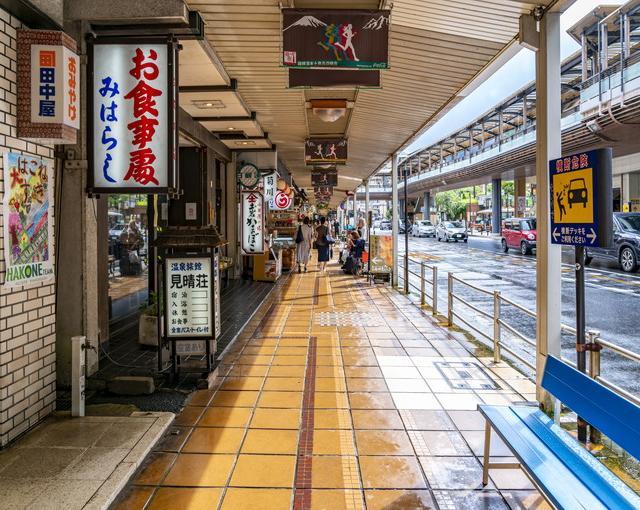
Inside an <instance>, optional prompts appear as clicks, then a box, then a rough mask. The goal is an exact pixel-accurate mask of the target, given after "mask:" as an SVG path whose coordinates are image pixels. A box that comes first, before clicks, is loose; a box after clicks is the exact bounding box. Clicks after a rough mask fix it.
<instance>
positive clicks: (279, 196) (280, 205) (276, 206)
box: [269, 191, 293, 211]
mask: <svg viewBox="0 0 640 510" xmlns="http://www.w3.org/2000/svg"><path fill="white" fill-rule="evenodd" d="M292 205H293V197H291V196H289V195H288V194H287V193H285V192H284V191H278V192H277V193H276V196H275V197H274V198H273V200H271V201H270V202H269V209H272V210H275V211H284V210H286V209H289V208H290V207H291V206H292Z"/></svg>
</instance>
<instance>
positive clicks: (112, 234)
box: [109, 223, 126, 239]
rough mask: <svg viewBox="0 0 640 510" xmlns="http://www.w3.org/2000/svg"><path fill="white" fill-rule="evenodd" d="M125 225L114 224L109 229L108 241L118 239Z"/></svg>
mask: <svg viewBox="0 0 640 510" xmlns="http://www.w3.org/2000/svg"><path fill="white" fill-rule="evenodd" d="M125 227H126V225H125V224H124V223H116V224H115V225H113V226H112V227H111V228H110V229H109V238H110V239H120V234H122V232H123V231H124V228H125Z"/></svg>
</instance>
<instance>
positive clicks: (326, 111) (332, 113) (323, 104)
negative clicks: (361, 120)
mask: <svg viewBox="0 0 640 510" xmlns="http://www.w3.org/2000/svg"><path fill="white" fill-rule="evenodd" d="M307 105H308V107H309V108H311V109H312V111H313V114H314V115H315V116H316V117H318V118H319V119H320V120H322V121H324V122H336V121H337V120H338V119H341V118H342V117H344V116H345V115H346V113H347V108H349V104H348V102H347V100H346V99H312V100H310V101H309V102H308V103H307ZM351 106H353V105H351Z"/></svg>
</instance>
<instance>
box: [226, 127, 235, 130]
mask: <svg viewBox="0 0 640 510" xmlns="http://www.w3.org/2000/svg"><path fill="white" fill-rule="evenodd" d="M227 129H228V130H229V131H233V130H234V129H235V128H234V127H228V128H227Z"/></svg>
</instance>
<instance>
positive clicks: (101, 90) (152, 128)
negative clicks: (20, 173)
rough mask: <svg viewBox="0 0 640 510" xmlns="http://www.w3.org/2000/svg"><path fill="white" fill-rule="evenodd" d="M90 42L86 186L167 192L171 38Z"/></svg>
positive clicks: (171, 154) (171, 168) (171, 156)
mask: <svg viewBox="0 0 640 510" xmlns="http://www.w3.org/2000/svg"><path fill="white" fill-rule="evenodd" d="M89 48H90V62H91V74H90V78H89V83H90V92H89V95H90V97H89V108H90V110H91V113H90V115H89V124H90V125H89V129H88V131H89V133H91V134H92V135H91V157H90V167H91V172H90V185H89V188H90V190H92V191H94V192H104V193H166V192H167V191H168V189H169V188H171V187H172V186H173V184H174V183H173V180H174V179H173V177H174V173H175V165H176V155H175V130H176V126H175V103H176V102H175V97H174V86H173V85H174V81H175V80H174V74H173V69H174V50H173V43H171V42H167V39H166V38H165V39H164V41H162V40H159V41H158V42H155V43H154V42H143V41H140V42H139V43H136V42H132V43H131V44H115V43H106V42H104V41H101V40H100V39H97V40H96V41H94V43H93V44H91V45H90V46H89Z"/></svg>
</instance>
